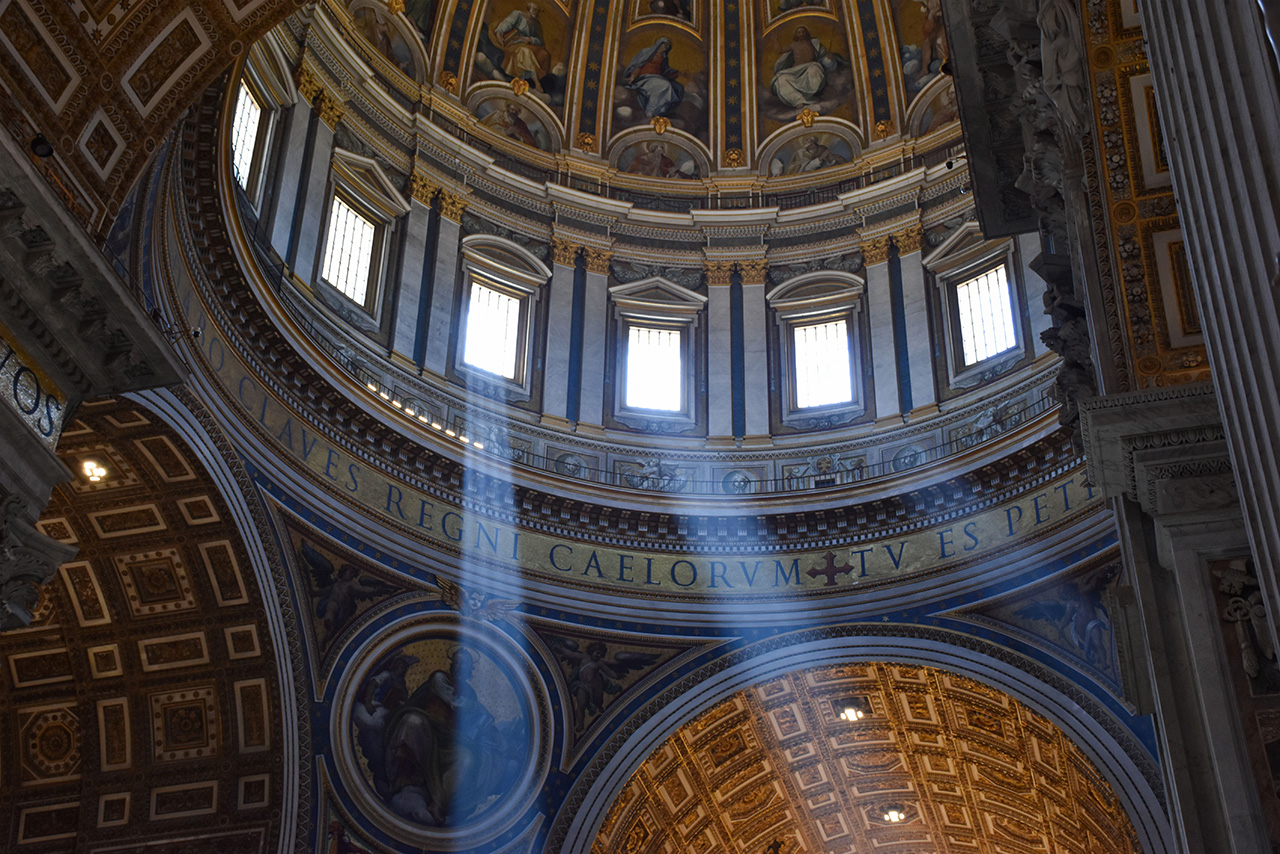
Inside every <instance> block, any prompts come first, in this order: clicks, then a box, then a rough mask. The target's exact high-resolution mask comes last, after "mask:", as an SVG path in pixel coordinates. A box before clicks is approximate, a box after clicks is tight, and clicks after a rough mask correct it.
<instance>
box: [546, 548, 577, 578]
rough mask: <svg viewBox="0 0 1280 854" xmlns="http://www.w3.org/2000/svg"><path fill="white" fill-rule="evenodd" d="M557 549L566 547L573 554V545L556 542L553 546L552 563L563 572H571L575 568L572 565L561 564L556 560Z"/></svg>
mask: <svg viewBox="0 0 1280 854" xmlns="http://www.w3.org/2000/svg"><path fill="white" fill-rule="evenodd" d="M556 549H564V550H565V551H567V552H568V553H569V554H571V555H572V554H573V546H566V545H565V544H564V543H556V544H555V545H554V546H552V547H551V565H552V566H554V567H555V568H556V569H558V570H560V571H561V572H569V571H571V570H572V569H573V567H571V566H561V565H560V564H559V563H557V562H556Z"/></svg>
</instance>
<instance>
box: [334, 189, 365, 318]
mask: <svg viewBox="0 0 1280 854" xmlns="http://www.w3.org/2000/svg"><path fill="white" fill-rule="evenodd" d="M376 242H377V228H376V227H375V226H374V224H373V223H372V222H370V221H369V220H368V219H366V218H365V217H363V216H361V215H360V214H359V213H357V212H356V211H355V209H353V208H352V207H351V206H350V205H348V204H347V203H346V202H345V201H343V200H342V198H341V197H340V196H334V198H333V209H332V211H331V212H330V214H329V239H328V243H327V244H326V246H325V251H324V269H323V271H322V273H321V275H322V276H323V277H324V280H325V281H326V282H328V283H329V284H331V285H333V286H334V287H335V288H337V289H338V290H340V291H342V293H344V294H346V295H347V296H348V297H350V298H351V299H352V300H354V301H355V302H357V303H360V304H361V305H363V304H364V302H365V297H366V296H367V295H368V291H369V277H370V274H371V272H372V264H373V250H374V245H375V243H376Z"/></svg>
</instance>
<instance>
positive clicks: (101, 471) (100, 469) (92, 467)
mask: <svg viewBox="0 0 1280 854" xmlns="http://www.w3.org/2000/svg"><path fill="white" fill-rule="evenodd" d="M83 471H84V476H85V477H87V478H88V479H89V482H90V483H98V482H99V481H101V480H102V479H103V478H104V477H106V476H107V470H106V468H105V467H104V466H103V465H102V464H101V463H99V462H98V461H97V460H85V461H84V466H83Z"/></svg>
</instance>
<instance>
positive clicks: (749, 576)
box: [738, 560, 762, 587]
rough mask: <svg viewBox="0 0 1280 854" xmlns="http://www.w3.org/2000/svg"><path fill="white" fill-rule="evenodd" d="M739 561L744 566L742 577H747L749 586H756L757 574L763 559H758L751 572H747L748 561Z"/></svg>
mask: <svg viewBox="0 0 1280 854" xmlns="http://www.w3.org/2000/svg"><path fill="white" fill-rule="evenodd" d="M738 563H739V564H740V565H741V566H742V577H743V578H745V579H747V586H748V587H755V586H756V575H757V573H759V572H760V564H761V563H762V561H756V565H755V566H753V567H752V568H751V572H750V574H748V573H747V562H746V561H745V560H740V561H738Z"/></svg>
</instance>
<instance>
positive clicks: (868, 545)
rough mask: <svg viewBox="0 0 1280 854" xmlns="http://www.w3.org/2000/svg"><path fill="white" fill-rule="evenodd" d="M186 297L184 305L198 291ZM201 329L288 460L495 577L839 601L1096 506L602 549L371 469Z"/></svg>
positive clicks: (1071, 501)
mask: <svg viewBox="0 0 1280 854" xmlns="http://www.w3.org/2000/svg"><path fill="white" fill-rule="evenodd" d="M182 296H183V297H184V300H183V301H184V303H185V304H186V305H187V306H188V307H189V306H190V302H191V297H192V295H191V292H190V291H189V290H188V291H186V292H185V293H184V294H182ZM197 325H199V326H203V325H204V324H203V321H201V323H199V324H197ZM205 331H206V333H207V334H205V335H203V336H201V338H200V339H198V340H199V341H200V342H201V344H200V346H201V348H202V349H203V351H204V356H205V358H206V359H207V361H208V364H209V367H210V369H211V371H212V373H214V374H215V375H216V376H217V377H218V379H219V380H220V381H221V382H222V384H223V387H224V388H225V389H226V390H227V392H228V393H229V394H230V396H231V397H232V399H233V400H235V401H236V402H237V403H238V405H239V407H240V408H241V409H242V410H243V412H244V413H245V415H246V416H247V418H248V419H249V420H251V421H252V422H255V423H256V424H257V426H258V427H259V428H260V430H261V432H262V433H263V434H264V435H265V436H266V437H267V438H268V439H269V441H271V442H274V443H275V444H276V445H277V446H278V448H279V449H280V450H281V451H282V452H283V453H285V454H287V455H289V456H292V457H293V458H294V459H295V460H297V461H298V462H299V463H301V464H302V465H303V466H304V467H305V468H307V469H309V470H310V471H311V472H312V474H313V475H314V476H316V477H317V478H318V479H320V480H323V481H327V482H329V484H330V486H331V487H332V488H333V489H336V490H341V491H342V492H344V493H346V494H348V495H349V497H350V498H352V499H353V500H355V501H356V502H358V503H359V504H361V505H362V506H363V507H365V508H367V509H368V510H371V511H373V513H374V514H376V515H379V516H381V517H383V518H384V519H387V520H389V521H391V522H393V523H396V524H398V525H400V526H401V527H403V528H406V529H409V530H411V531H413V532H415V533H417V534H418V535H419V536H421V537H422V538H423V539H424V540H426V541H428V542H431V543H434V544H435V545H437V546H439V547H442V548H443V549H445V550H446V551H450V552H454V553H462V554H465V555H466V556H467V559H468V560H474V561H476V562H478V563H483V564H487V565H490V566H493V567H496V568H500V569H507V570H525V571H533V572H537V573H539V574H542V575H544V576H550V577H553V578H564V579H572V580H573V581H575V582H578V583H582V582H587V583H591V584H598V585H603V586H608V587H612V588H615V589H616V588H625V589H632V590H635V591H651V592H659V591H660V592H663V593H667V594H669V593H690V594H715V595H751V594H760V593H766V594H772V593H777V592H784V591H795V592H823V591H829V592H838V591H839V590H841V589H848V588H850V587H854V586H856V585H858V584H862V583H867V582H871V581H877V580H883V579H887V578H892V577H895V576H901V575H907V574H909V573H913V572H917V571H921V570H925V569H933V568H937V567H939V566H943V565H946V564H949V563H959V562H962V561H966V560H970V559H974V558H978V557H981V556H982V555H984V554H988V553H993V552H997V551H999V550H1000V549H1002V548H1006V547H1010V546H1013V545H1014V544H1016V543H1017V542H1019V541H1020V540H1021V539H1022V538H1023V537H1025V536H1027V535H1032V534H1034V533H1035V532H1037V531H1040V530H1048V529H1050V528H1051V527H1054V526H1055V525H1056V524H1057V523H1061V522H1063V521H1065V520H1066V519H1068V518H1069V517H1071V516H1073V515H1075V514H1076V513H1079V512H1081V511H1084V510H1088V509H1091V508H1092V507H1095V506H1098V505H1100V503H1101V499H1100V497H1099V496H1097V495H1096V494H1095V493H1094V491H1093V489H1092V488H1091V487H1090V486H1088V485H1087V484H1086V483H1085V482H1084V473H1083V471H1079V472H1077V473H1075V474H1074V475H1067V476H1064V477H1063V478H1062V479H1060V480H1058V481H1057V482H1054V483H1052V484H1049V485H1047V486H1045V487H1044V488H1043V489H1041V490H1040V491H1038V492H1036V493H1034V494H1031V495H1028V496H1025V497H1023V498H1020V499H1018V500H1016V501H1014V502H1012V503H1009V504H1007V505H1004V506H1000V507H996V508H990V509H987V510H984V511H982V512H980V513H976V514H973V515H971V516H968V517H964V518H961V519H957V520H956V521H955V522H954V523H953V524H950V525H948V526H946V527H942V528H934V529H929V530H924V531H918V532H913V533H911V534H907V535H904V536H900V537H894V538H891V539H885V540H877V541H871V542H858V543H854V544H851V545H848V546H841V547H839V548H833V549H823V550H820V551H814V552H803V553H801V552H788V553H785V554H753V553H750V550H749V549H744V553H743V554H737V555H733V554H729V555H719V554H717V555H715V556H710V555H696V554H685V555H670V554H662V553H651V552H638V551H636V552H632V551H625V550H617V549H610V548H603V547H596V546H593V545H591V544H588V543H583V542H577V541H569V540H563V539H560V538H556V537H550V536H547V535H545V534H541V533H539V532H536V531H528V530H522V529H519V528H516V527H512V526H510V525H505V524H501V523H498V522H495V521H492V520H490V519H486V518H482V517H478V516H476V515H474V514H472V513H470V512H468V511H465V510H463V509H462V508H460V507H457V506H455V505H452V504H448V503H445V502H442V501H440V500H439V499H437V498H434V497H430V496H427V495H425V494H422V493H420V492H418V491H417V490H415V489H413V488H412V487H410V486H409V485H408V484H406V483H404V482H401V481H398V480H391V479H389V478H387V477H386V476H385V475H383V474H382V473H381V472H378V471H374V470H372V469H370V468H369V467H368V466H367V465H366V464H365V463H363V462H361V461H357V460H355V459H354V458H352V457H351V456H349V455H348V454H347V453H346V452H345V451H343V450H342V449H341V448H339V447H336V446H334V445H332V444H331V443H330V442H329V441H328V439H326V438H325V437H324V436H321V435H320V434H318V433H317V432H316V428H315V426H314V425H313V424H311V423H309V422H304V421H302V420H300V418H299V417H298V416H297V415H296V414H294V413H292V412H290V411H289V410H287V409H286V408H285V407H284V406H283V405H282V404H280V403H279V401H278V400H277V399H276V398H275V397H274V396H273V395H272V394H270V393H268V392H267V391H266V390H265V389H264V388H263V387H262V385H261V384H260V383H259V382H258V381H257V379H256V378H255V377H253V376H252V375H251V374H250V373H249V372H248V370H247V369H246V368H245V367H244V366H243V365H242V363H241V362H240V361H239V360H238V359H236V358H234V356H233V355H232V354H231V353H229V352H228V351H229V350H230V347H229V346H228V345H226V344H225V343H224V342H223V341H222V340H221V338H220V337H219V336H218V335H217V333H216V332H211V331H210V330H205Z"/></svg>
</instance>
